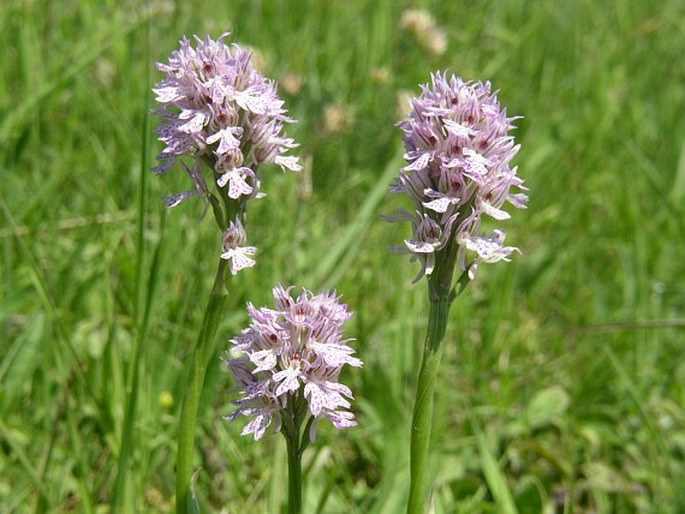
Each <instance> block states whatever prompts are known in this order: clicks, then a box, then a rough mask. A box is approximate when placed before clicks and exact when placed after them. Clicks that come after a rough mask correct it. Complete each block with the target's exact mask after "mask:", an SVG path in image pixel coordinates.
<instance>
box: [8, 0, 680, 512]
mask: <svg viewBox="0 0 685 514" xmlns="http://www.w3.org/2000/svg"><path fill="white" fill-rule="evenodd" d="M409 8H423V9H427V10H429V11H430V12H431V13H432V14H433V16H434V17H435V19H436V20H437V23H438V25H440V26H441V27H442V28H443V29H444V30H445V33H446V35H447V41H448V48H447V51H446V52H445V53H444V54H442V55H431V54H430V53H428V52H427V51H426V50H425V48H423V47H422V45H421V44H420V42H419V41H418V40H417V39H416V38H415V37H413V36H412V35H411V34H409V33H408V32H407V31H403V30H400V28H399V24H400V19H401V16H402V13H403V12H404V11H405V10H406V9H409ZM226 30H230V31H231V32H232V36H231V38H230V40H231V41H236V42H240V43H241V44H247V45H250V46H253V47H254V48H256V49H258V50H259V52H260V53H261V55H262V56H263V58H264V61H265V67H266V73H267V75H268V76H271V77H273V78H276V79H281V78H283V77H285V76H286V75H287V74H289V73H290V74H296V75H298V76H300V77H301V78H302V79H303V84H302V87H301V89H300V91H299V92H298V93H297V94H287V93H285V92H284V93H283V94H284V96H285V98H286V101H287V105H288V108H289V110H290V112H291V114H292V115H293V116H294V117H295V118H297V119H298V120H300V122H299V124H297V125H296V126H292V127H290V130H289V133H290V134H292V135H293V136H295V137H296V138H297V140H298V141H300V142H301V143H302V146H301V148H300V155H302V156H303V158H304V160H305V162H307V163H308V172H307V173H302V174H300V175H298V176H296V175H293V174H287V175H283V174H281V173H280V172H278V171H277V170H268V172H267V177H266V178H265V180H264V189H265V191H266V192H267V193H268V196H267V198H265V199H264V200H261V201H260V202H255V203H254V204H252V205H251V206H250V209H251V211H250V220H249V223H250V228H249V230H250V234H251V238H252V241H253V243H256V244H257V245H258V246H259V247H260V257H259V263H258V267H256V268H255V269H254V270H251V271H247V272H244V273H241V274H240V275H239V276H238V277H237V278H236V279H234V280H231V282H230V290H231V296H230V299H229V305H228V314H227V315H226V317H225V319H224V321H223V322H222V324H221V326H220V328H219V335H220V336H219V337H220V339H221V340H220V342H219V345H218V346H219V348H220V349H221V350H223V348H225V347H226V346H225V344H224V341H226V340H228V338H229V337H232V336H233V335H235V334H236V333H237V332H238V331H239V330H240V328H241V327H242V326H243V325H244V324H245V323H246V314H245V312H244V310H245V309H244V305H245V302H246V301H247V300H250V301H252V302H254V303H255V304H257V305H264V304H266V303H268V302H269V297H270V289H271V287H272V286H273V285H274V284H275V283H277V282H279V281H281V282H283V283H293V284H297V285H300V286H304V287H307V288H310V289H314V290H317V289H319V288H322V287H335V288H336V289H337V290H338V291H339V292H340V293H342V294H343V295H344V298H345V300H346V301H347V302H348V303H349V305H350V307H351V309H352V310H354V311H355V312H356V315H355V317H354V318H353V321H352V322H351V325H350V327H349V331H348V333H349V335H350V336H351V337H355V338H356V339H357V343H356V346H357V348H358V352H359V356H360V357H361V358H362V359H363V360H364V361H365V367H364V368H363V370H362V371H361V372H359V373H354V372H351V373H348V374H347V375H346V376H345V381H346V382H347V383H348V384H350V385H351V387H352V388H353V390H354V391H355V395H356V398H357V400H356V402H355V409H356V411H357V414H358V418H359V421H360V426H359V427H358V428H356V429H353V430H349V431H345V432H341V433H336V431H335V430H334V429H332V428H331V427H330V425H326V424H321V426H320V428H319V439H318V444H317V445H315V446H314V447H313V448H311V449H309V450H308V451H307V453H306V454H305V472H306V476H307V477H308V482H307V489H306V491H305V502H306V509H305V510H306V511H307V512H324V513H391V514H392V513H396V512H402V511H403V508H404V507H403V504H404V502H405V500H406V491H407V484H408V467H407V465H408V436H409V421H410V418H411V405H412V391H413V382H414V379H415V375H416V372H417V363H418V358H419V355H420V346H421V343H422V338H423V334H424V327H425V324H426V318H427V298H426V294H425V284H424V283H420V284H418V285H411V284H410V281H411V279H412V278H413V276H414V274H415V272H416V268H415V267H414V266H412V265H410V264H409V263H408V262H407V260H406V259H405V258H402V257H399V256H395V255H393V254H390V253H389V252H388V251H387V247H388V246H390V245H392V244H397V243H398V242H399V241H401V239H402V238H405V237H407V227H400V226H397V225H389V224H387V223H384V222H382V221H381V220H380V214H382V213H390V212H392V211H393V210H394V209H395V208H398V207H400V206H406V205H405V204H404V202H403V201H402V199H401V198H396V197H391V196H389V195H387V194H386V193H385V191H386V190H387V186H388V184H389V182H390V181H391V180H392V178H393V177H394V176H395V174H396V172H397V169H398V168H399V167H400V166H401V153H402V151H401V144H400V134H399V131H398V130H397V129H395V128H394V126H393V124H394V123H395V122H396V121H397V120H398V119H399V116H400V114H399V113H398V108H397V105H398V100H397V96H398V92H400V91H402V90H409V91H411V92H413V93H414V94H415V93H416V92H417V90H418V88H417V84H419V83H424V82H427V81H428V80H429V73H430V72H431V71H435V70H439V69H446V68H448V69H449V70H451V71H452V72H455V73H458V74H459V75H461V76H463V77H465V78H467V79H480V80H485V79H489V80H491V81H492V82H493V83H494V85H495V87H496V88H499V89H500V90H501V93H500V100H501V101H502V103H503V104H504V105H507V106H508V109H509V112H510V113H511V114H516V115H523V116H525V118H524V119H523V120H521V121H520V122H519V123H518V125H519V129H518V130H517V132H516V136H517V139H518V141H519V142H520V143H521V144H522V150H521V152H520V153H519V155H518V157H517V158H516V163H517V164H518V165H519V166H520V174H521V176H523V177H524V178H525V180H526V181H527V185H528V186H529V187H530V189H531V192H530V193H531V195H530V196H531V202H530V205H529V208H528V210H526V211H522V212H516V213H515V215H514V217H513V219H512V220H510V221H509V222H507V226H506V230H507V232H508V242H510V244H515V245H517V246H519V247H521V249H522V251H523V255H522V256H517V257H516V258H515V259H514V262H512V263H510V264H503V265H497V266H484V267H483V268H482V269H481V272H480V274H479V277H478V280H477V281H476V282H475V283H474V284H472V286H471V287H470V288H469V290H468V291H467V293H466V294H464V295H463V296H462V297H461V298H460V299H459V301H458V302H457V304H455V306H454V308H453V310H452V314H451V323H450V328H449V331H448V342H447V348H446V355H445V359H444V363H443V368H442V375H441V379H440V385H439V392H438V403H437V409H438V413H437V415H436V427H435V433H434V444H433V448H434V450H435V457H434V469H433V472H434V476H435V488H434V504H435V511H436V512H438V513H443V512H444V513H452V512H459V513H471V512H473V513H480V512H498V513H499V512H503V513H510V512H520V513H538V512H545V513H591V512H592V513H594V512H597V513H610V512H612V513H613V512H615V513H630V512H640V513H652V512H654V513H677V512H685V488H684V487H683V483H685V363H684V362H683V360H682V358H681V357H682V355H683V341H684V340H685V338H684V337H683V326H684V325H685V317H684V315H683V313H684V312H685V265H684V264H683V262H684V255H685V240H684V236H683V233H684V230H683V229H684V226H683V225H684V220H683V214H685V207H684V200H685V117H684V116H683V113H684V112H685V66H684V65H683V62H682V56H683V55H685V6H684V5H683V3H682V2H680V1H676V0H663V1H661V2H652V3H649V2H641V1H638V0H632V1H630V0H608V1H606V2H594V1H591V0H575V1H568V2H558V1H555V0H546V1H539V2H532V1H525V0H506V1H502V2H500V1H496V0H493V1H488V0H478V1H471V2H460V1H455V2H438V1H432V2H431V1H423V2H418V1H417V2H408V1H391V0H376V1H374V0H348V1H346V2H342V1H340V2H338V1H331V2H323V1H314V0H308V1H302V2H286V1H268V0H264V1H254V2H253V1H246V0H243V1H232V2H208V1H192V2H180V1H178V2H175V3H174V2H150V3H145V2H141V1H136V0H128V1H127V2H115V1H101V0H97V1H96V0H78V1H77V0H53V1H31V0H5V1H4V2H3V3H2V4H0V47H1V48H3V50H2V58H1V59H0V166H1V173H2V175H1V177H0V207H1V209H0V210H1V212H2V214H1V215H0V223H1V225H0V252H1V255H0V275H1V277H2V278H1V280H2V282H1V283H2V288H1V289H0V324H1V325H0V326H1V327H2V328H1V330H0V359H1V360H0V387H1V389H0V511H1V512H3V513H4V512H8V513H11V512H20V513H23V512H85V513H105V512H111V511H118V512H169V511H170V510H171V509H172V507H173V481H174V462H175V457H174V455H175V444H176V442H175V437H176V429H177V424H178V420H177V416H178V411H179V407H180V398H181V396H182V391H183V386H184V383H185V373H186V369H185V364H186V363H187V362H188V359H189V352H190V348H191V345H192V343H193V341H194V339H195V331H196V330H197V328H198V326H199V323H200V320H201V316H202V309H203V308H204V305H205V302H206V298H207V295H208V293H209V289H210V287H211V280H212V277H213V273H214V267H215V265H216V262H215V261H216V254H217V251H218V245H219V235H218V234H217V233H216V229H215V227H214V225H213V222H212V221H211V220H210V219H209V217H208V218H207V219H204V220H202V221H199V218H200V214H201V210H202V208H201V205H200V204H199V203H196V204H192V203H190V202H189V203H188V204H184V205H183V206H182V207H179V208H177V209H175V210H174V211H172V212H169V213H164V212H163V208H162V205H161V200H160V198H161V196H162V195H165V194H169V193H171V192H176V191H179V190H183V189H186V188H187V183H185V182H184V180H183V179H184V177H183V176H182V174H181V173H178V172H174V173H170V174H169V175H168V176H166V177H164V178H155V177H154V176H152V174H151V173H150V172H149V171H148V167H149V165H150V162H151V160H152V159H153V157H154V155H155V154H156V152H157V151H158V149H159V145H158V144H157V143H156V142H154V141H149V140H150V139H151V138H152V136H151V132H152V126H151V124H152V125H154V124H155V123H156V120H151V119H150V116H149V115H148V113H149V110H150V109H151V108H152V107H153V101H152V97H151V93H150V91H149V89H150V87H151V85H152V84H153V83H154V82H156V81H157V80H159V79H160V76H161V75H160V74H159V73H158V72H156V71H155V70H154V65H153V63H154V61H156V60H166V59H167V57H168V55H169V54H170V53H171V51H172V50H174V49H175V48H177V45H178V39H180V37H181V36H182V35H183V34H188V35H190V34H193V33H197V34H200V35H204V34H205V33H209V34H211V35H212V36H213V37H218V36H219V35H220V34H221V33H222V32H224V31H226ZM379 69H380V70H383V71H382V72H381V73H380V75H381V80H379V72H378V70H379ZM331 105H337V106H343V107H344V108H345V109H347V110H348V111H347V112H352V113H353V120H352V122H351V123H349V124H348V126H347V127H343V130H342V131H340V132H338V133H335V134H330V133H327V132H326V130H327V129H326V124H325V119H324V118H325V112H326V109H327V108H328V107H330V106H331ZM329 132H330V131H329ZM147 141H149V143H148V142H147ZM309 172H310V173H309ZM136 369H138V373H136ZM136 375H137V376H139V380H138V381H137V382H134V381H133V377H134V376H136ZM127 384H128V388H129V390H130V388H131V387H135V388H136V390H137V392H138V395H139V396H138V398H139V401H138V406H137V410H136V413H135V422H134V424H133V426H132V428H133V430H132V438H130V439H128V438H127V437H126V436H125V435H124V411H125V405H126V394H127V393H126V391H127ZM230 388H231V383H230V379H229V377H228V376H227V374H226V373H225V372H224V371H223V370H222V369H221V366H220V363H219V361H218V360H216V361H215V362H214V364H213V366H212V367H211V369H210V373H209V376H208V383H207V390H206V395H205V398H204V402H203V405H202V408H201V425H200V427H199V431H200V433H199V437H198V447H199V451H198V462H197V464H198V466H201V468H202V472H201V473H200V474H199V475H198V478H197V483H196V490H197V493H198V496H199V497H200V501H201V503H202V505H203V506H204V511H205V512H231V513H240V512H279V511H280V509H282V508H283V503H284V501H285V496H286V489H287V487H286V485H285V484H286V483H287V482H286V480H285V473H286V472H285V467H286V460H285V451H284V445H283V444H282V441H281V440H280V438H276V437H272V438H266V439H265V440H264V441H261V442H259V443H254V442H253V441H252V440H250V439H247V438H240V437H239V435H238V434H239V432H240V429H241V426H240V425H239V424H235V425H228V424H226V423H225V422H223V421H222V420H221V416H222V415H223V414H226V413H227V412H229V411H230V405H229V401H230V396H229V390H230ZM122 455H123V456H126V459H127V460H126V463H127V468H126V469H125V470H124V473H123V476H124V477H125V479H126V480H125V486H126V487H125V488H123V489H115V478H116V474H117V469H118V467H119V463H121V462H122ZM113 506H115V508H113Z"/></svg>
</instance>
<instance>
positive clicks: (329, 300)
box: [225, 285, 362, 514]
mask: <svg viewBox="0 0 685 514" xmlns="http://www.w3.org/2000/svg"><path fill="white" fill-rule="evenodd" d="M292 289H293V288H292V287H289V288H287V289H286V288H283V287H282V286H280V285H278V286H276V287H275V288H274V289H273V296H274V303H275V307H276V308H275V309H271V308H266V307H262V308H256V307H254V306H253V305H252V304H248V312H249V314H250V318H251V323H250V326H249V327H247V328H246V329H244V330H243V331H242V333H241V335H240V336H238V337H235V338H233V339H232V340H231V343H232V344H233V347H232V349H231V350H230V351H229V352H228V353H227V355H226V358H225V362H226V365H227V367H228V369H229V370H230V371H231V373H232V375H233V378H234V380H235V382H236V386H237V389H238V391H239V393H240V397H239V398H238V399H236V400H233V402H232V403H233V404H234V405H236V406H237V409H236V410H235V411H234V412H233V413H232V414H230V415H228V416H226V419H227V420H229V421H234V420H236V419H238V418H240V417H241V416H244V417H248V418H251V420H250V421H249V422H248V423H247V425H245V427H244V428H243V430H242V432H241V435H252V436H253V438H254V439H255V441H257V440H259V439H261V438H262V437H264V435H265V434H266V433H267V430H268V431H269V432H271V433H278V432H281V433H282V434H283V436H284V437H285V440H286V445H287V451H288V495H289V498H288V512H289V513H290V514H300V513H301V512H302V454H303V452H304V450H305V448H306V447H307V446H308V445H309V443H310V442H312V441H313V439H314V437H315V430H314V429H315V427H316V425H315V423H316V421H317V420H318V419H321V418H327V419H328V420H329V421H331V423H333V426H334V427H335V428H338V429H344V428H349V427H353V426H355V425H356V424H357V422H356V420H355V418H354V414H353V413H352V412H350V411H349V410H348V409H349V408H350V407H351V404H350V401H349V400H351V399H353V396H352V391H351V390H350V389H349V388H348V387H347V386H345V385H344V384H341V383H340V382H339V381H338V378H339V375H340V372H341V370H342V368H343V367H344V366H345V365H349V366H352V367H357V368H358V367H361V366H362V361H361V360H359V359H357V358H356V357H354V356H353V354H354V353H355V352H354V349H353V348H351V347H350V346H349V345H348V343H349V342H350V341H351V340H350V339H344V338H343V331H342V327H343V325H344V323H345V322H346V321H347V320H348V319H349V318H350V317H351V316H352V313H351V312H349V311H348V310H347V306H346V305H345V304H342V303H340V301H339V300H340V297H338V296H336V294H335V292H324V293H321V294H318V295H313V294H311V293H310V292H309V291H307V290H304V291H303V292H302V293H301V294H300V295H299V296H298V297H293V296H292V295H291V291H292ZM305 419H306V420H307V422H306V423H304V422H305ZM303 423H304V428H302V425H303Z"/></svg>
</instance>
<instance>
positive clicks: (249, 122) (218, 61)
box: [153, 34, 301, 273]
mask: <svg viewBox="0 0 685 514" xmlns="http://www.w3.org/2000/svg"><path fill="white" fill-rule="evenodd" d="M226 36H227V34H223V35H222V36H221V37H219V38H218V39H217V40H216V41H214V40H212V39H211V38H210V37H209V36H207V37H205V38H204V39H200V38H199V37H197V36H194V41H192V42H191V41H190V40H188V39H187V38H185V37H184V38H183V39H182V40H181V42H180V48H179V49H178V50H176V51H174V52H173V53H172V54H171V57H170V58H169V60H168V62H167V63H157V68H158V69H159V70H160V71H161V72H163V73H164V75H165V76H164V78H163V79H162V80H161V81H160V82H159V83H158V84H156V86H155V87H154V88H153V92H154V93H155V95H156V100H157V102H159V103H160V104H161V107H160V108H159V109H157V110H156V111H154V113H155V114H158V115H160V116H161V118H162V123H161V125H160V126H159V127H158V128H157V134H158V139H159V140H160V141H161V142H162V143H164V149H163V150H162V151H161V153H160V154H159V155H158V157H157V159H158V161H159V164H158V166H156V167H155V168H154V171H155V172H157V173H160V174H161V173H166V172H167V171H168V170H169V169H170V168H172V167H173V166H174V164H175V163H176V162H177V161H178V160H180V159H181V158H184V157H187V158H190V159H193V160H194V161H195V162H194V164H193V165H192V166H186V165H185V163H183V169H184V170H185V171H186V173H187V174H188V175H189V176H190V178H191V179H192V181H193V184H194V187H193V189H191V190H189V191H184V192H182V193H178V194H175V195H172V196H169V197H167V198H166V200H165V203H166V206H167V207H174V206H176V205H179V204H180V203H181V202H183V201H185V200H187V199H188V198H191V197H195V196H200V197H203V198H204V199H205V202H206V204H207V205H209V204H210V203H211V205H212V207H213V208H215V211H216V206H218V205H225V206H227V207H226V213H225V214H221V215H217V214H216V212H215V217H216V218H217V222H219V224H220V226H221V230H222V231H225V232H227V233H233V232H235V231H237V230H242V231H243V239H244V226H243V225H241V222H242V223H244V221H245V219H244V213H245V207H246V203H247V201H248V200H250V199H252V198H259V197H261V196H264V194H263V193H261V192H260V184H261V172H260V168H261V166H262V165H264V164H276V165H278V166H280V167H281V168H282V169H283V170H285V169H289V170H293V171H298V170H300V169H301V167H300V165H299V163H298V158H297V157H295V156H291V155H286V154H287V152H288V151H289V149H291V148H294V147H296V146H297V144H296V143H295V142H294V140H293V139H291V138H289V137H287V136H286V135H285V134H284V133H283V128H284V126H285V124H287V123H292V122H294V121H295V120H293V119H291V118H289V117H287V116H286V110H285V109H284V108H283V100H281V99H280V98H279V97H278V94H277V86H276V83H275V82H274V81H271V80H268V79H266V78H265V77H264V76H263V75H262V74H261V73H260V72H259V71H258V70H257V69H256V68H255V67H254V66H253V65H252V60H251V57H252V54H251V52H250V51H248V50H245V49H243V48H241V47H240V46H238V45H232V46H231V47H229V46H227V45H226V44H225V43H224V42H223V39H224V38H225V37H226ZM193 43H194V45H193ZM203 164H207V165H209V167H210V170H209V175H210V176H209V177H206V176H205V175H204V174H203V169H204V166H203ZM212 182H214V183H215V185H216V188H217V189H218V192H219V194H220V195H223V196H224V197H227V199H226V198H224V201H223V202H219V201H217V199H216V198H214V195H213V193H212V192H211V191H210V189H209V188H208V187H207V184H211V183H212ZM229 213H230V214H229ZM226 225H229V226H226ZM238 226H240V228H239V229H238V228H237V227H238ZM254 250H255V249H254V247H251V246H243V245H240V246H239V247H237V248H236V247H233V246H231V245H229V246H228V248H227V246H226V236H225V237H224V248H223V254H222V257H223V258H224V259H227V260H229V263H230V270H231V273H235V272H237V271H238V270H240V269H244V268H246V267H250V266H252V265H253V264H254V260H253V259H251V258H250V257H249V256H251V255H254Z"/></svg>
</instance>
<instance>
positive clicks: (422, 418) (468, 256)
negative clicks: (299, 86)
mask: <svg viewBox="0 0 685 514" xmlns="http://www.w3.org/2000/svg"><path fill="white" fill-rule="evenodd" d="M421 90H422V91H421V94H420V95H419V96H418V97H417V98H414V99H412V102H411V105H412V111H411V112H410V113H409V116H408V118H407V119H405V120H403V121H401V122H399V123H398V127H399V128H400V129H401V130H402V132H403V134H404V144H405V148H406V150H407V151H406V153H405V155H404V157H405V159H406V160H407V163H408V164H407V166H405V167H404V168H402V170H401V171H400V175H399V177H398V179H397V180H396V182H395V184H394V185H393V187H392V188H391V192H394V193H402V194H405V195H407V196H408V197H409V198H410V199H411V201H412V203H413V212H410V211H407V210H400V211H398V213H397V214H396V215H395V216H392V217H388V220H389V221H403V222H406V221H409V222H411V225H412V229H413V231H412V232H413V233H412V237H411V238H409V239H405V241H404V246H398V247H395V250H397V251H400V252H402V253H409V254H410V255H411V259H412V260H415V261H419V263H420V264H421V269H420V271H419V273H418V275H417V277H416V279H415V282H416V281H418V280H420V279H421V278H422V277H423V276H426V277H427V282H428V297H429V301H430V313H429V318H428V329H427V333H426V340H425V344H424V349H423V357H422V361H421V367H420V369H419V374H418V379H417V389H416V399H415V403H414V413H413V418H412V426H411V450H410V456H411V462H410V471H411V484H410V491H409V501H408V504H407V512H408V514H423V513H424V512H426V498H427V495H428V489H429V482H428V455H429V450H430V435H431V428H432V426H431V424H432V421H433V401H434V395H435V385H436V382H437V377H438V372H439V369H440V361H441V359H442V352H443V344H444V339H445V333H446V330H447V322H448V316H449V309H450V306H451V305H452V302H453V301H454V300H455V299H456V298H457V297H458V296H459V295H460V294H461V293H462V292H463V291H464V289H465V288H466V286H467V285H468V284H469V283H470V281H471V280H474V279H475V276H476V271H477V269H478V267H479V265H480V264H481V263H494V262H498V261H509V260H510V255H511V254H512V253H513V252H515V251H518V249H517V248H515V247H513V246H505V245H504V237H505V234H504V232H503V231H502V230H500V229H495V230H493V231H492V232H490V233H484V232H483V231H482V230H481V219H482V218H483V217H487V218H491V219H492V220H495V221H504V220H506V219H508V218H509V217H510V215H509V213H508V212H506V211H505V210H503V209H502V207H503V206H504V204H505V203H506V202H508V203H510V204H511V205H513V206H514V207H517V208H524V207H525V206H526V202H527V200H528V197H527V196H526V195H525V194H524V193H514V192H511V191H510V189H511V188H518V189H521V190H525V189H526V188H525V187H524V186H523V180H521V179H520V178H519V177H518V176H517V173H516V172H517V168H516V167H514V168H511V167H510V166H509V163H510V162H511V160H512V158H513V157H514V156H515V155H516V153H517V152H518V150H519V145H516V144H515V142H514V137H513V136H511V135H510V134H509V132H510V131H511V130H512V129H513V128H514V125H513V124H512V121H513V120H515V119H517V118H516V117H508V116H507V113H506V109H503V108H501V107H500V104H499V102H498V100H497V93H496V92H493V91H492V89H491V85H490V83H489V82H485V83H482V82H464V81H463V80H462V79H461V78H459V77H456V76H452V77H448V76H447V74H442V73H435V74H434V75H433V76H432V84H430V85H429V84H425V85H423V86H421ZM457 269H459V270H460V272H461V274H460V275H459V277H458V279H457V280H456V282H454V275H455V271H456V270H457Z"/></svg>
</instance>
